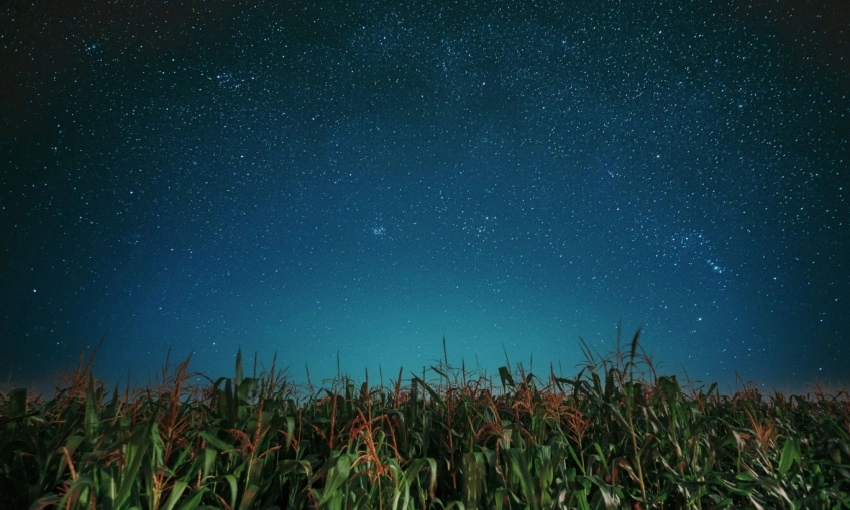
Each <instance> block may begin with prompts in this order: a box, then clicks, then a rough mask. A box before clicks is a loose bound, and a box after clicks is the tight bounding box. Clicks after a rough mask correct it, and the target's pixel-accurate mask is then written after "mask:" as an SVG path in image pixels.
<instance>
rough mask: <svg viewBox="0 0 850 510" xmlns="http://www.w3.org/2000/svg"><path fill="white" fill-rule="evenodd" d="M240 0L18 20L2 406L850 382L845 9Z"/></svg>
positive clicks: (6, 7) (2, 214)
mask: <svg viewBox="0 0 850 510" xmlns="http://www.w3.org/2000/svg"><path fill="white" fill-rule="evenodd" d="M233 3H239V4H241V3H242V2H233ZM229 4H231V2H215V1H213V2H158V3H156V5H155V6H154V5H153V4H150V3H144V2H119V1H103V0H94V1H88V0H87V1H78V0H72V1H69V2H51V1H46V0H45V1H37V2H21V1H11V2H8V1H7V2H4V3H3V5H2V7H0V9H2V12H0V65H2V69H3V71H2V72H0V87H2V91H3V96H4V97H3V101H2V102H0V135H1V136H2V139H0V164H2V173H0V236H2V237H0V239H2V250H0V257H2V258H0V264H2V265H0V293H1V294H0V297H2V312H0V335H2V341H3V346H4V348H3V355H2V358H0V371H2V373H3V379H4V380H6V379H12V380H14V381H24V382H26V381H33V380H43V379H44V378H45V377H48V376H50V375H51V374H55V373H56V372H57V371H59V370H61V369H62V368H63V367H65V366H67V365H68V364H69V363H71V362H73V361H75V360H76V357H77V356H78V354H79V352H80V349H81V348H82V347H83V346H84V345H86V344H88V345H93V344H95V343H96V342H97V340H98V339H100V337H101V336H103V335H104V334H105V335H106V339H105V342H104V345H103V347H102V350H101V353H100V355H99V358H98V360H99V361H98V365H97V367H98V368H97V371H98V373H99V374H100V375H101V376H102V377H105V378H107V379H109V380H111V381H115V380H119V379H120V380H124V379H126V378H127V376H128V374H129V375H130V377H132V378H133V379H134V380H141V381H143V382H144V381H146V380H147V377H148V374H149V373H155V372H156V371H157V370H158V369H159V367H160V366H161V363H162V362H163V361H164V360H165V355H166V353H167V352H168V349H169V348H171V349H172V359H174V358H175V357H176V358H179V359H182V358H183V357H185V356H186V355H188V354H189V353H190V352H193V353H194V355H193V367H194V368H196V369H198V370H202V371H205V372H207V373H209V374H210V375H211V376H218V375H230V374H231V373H232V368H231V367H232V363H233V359H234V356H235V353H236V350H237V349H238V348H239V347H241V348H242V349H243V350H244V351H246V353H253V352H257V353H258V354H259V357H260V361H261V363H264V364H266V365H267V364H268V363H269V362H270V361H271V356H272V354H273V353H274V352H277V353H278V355H279V358H280V359H279V364H283V365H285V366H289V372H290V374H291V375H292V376H293V377H294V378H295V379H304V376H305V368H304V367H305V365H306V366H309V369H310V374H311V376H312V378H313V379H314V382H316V380H318V379H321V378H322V377H326V376H330V375H333V374H335V373H336V370H337V361H338V360H339V364H340V367H341V370H342V371H343V372H347V373H350V374H352V375H355V376H357V377H361V375H362V374H363V370H364V369H365V368H369V370H370V375H371V374H377V373H378V367H380V368H381V369H382V370H383V375H384V380H385V382H386V381H387V380H388V379H389V378H390V377H395V376H396V374H397V371H398V367H399V365H403V366H404V367H405V368H406V369H408V370H416V371H418V370H419V369H421V367H422V366H423V365H426V364H430V363H431V361H432V360H435V359H438V358H442V355H443V352H442V346H441V338H442V336H443V335H445V337H446V341H447V347H448V354H449V357H450V361H452V362H453V363H455V364H458V365H459V364H460V360H461V359H463V360H464V361H465V363H466V366H467V367H480V368H482V369H487V370H488V371H490V372H492V371H495V369H497V368H498V367H499V366H500V365H503V364H504V363H505V354H506V353H507V355H508V356H509V358H510V361H511V363H517V362H522V363H523V364H524V365H525V366H526V367H528V365H529V364H530V363H533V364H534V366H536V367H537V368H538V369H540V368H541V367H548V365H549V363H550V362H551V363H553V364H554V365H555V368H556V370H558V371H562V372H563V373H564V375H568V376H569V375H574V374H575V373H576V372H577V370H578V369H577V368H575V365H576V363H578V362H580V361H581V360H582V359H583V358H582V355H581V350H580V341H579V337H581V338H583V339H584V340H585V341H586V342H587V343H588V345H589V346H590V347H591V348H593V349H594V350H597V351H600V352H606V351H608V350H609V349H612V348H613V347H614V346H615V340H616V325H617V323H618V321H622V324H623V328H624V334H625V336H626V337H627V338H626V339H628V338H630V337H631V334H632V333H633V331H634V330H635V329H636V328H637V327H638V326H641V325H642V326H643V328H644V330H643V336H642V344H643V347H644V348H645V349H646V350H647V351H648V352H649V353H651V354H652V356H653V357H654V359H655V360H656V362H658V363H659V364H660V365H661V371H662V372H667V373H681V372H682V371H686V372H687V373H688V374H689V375H690V377H692V378H694V379H699V380H704V381H715V380H716V381H720V382H721V383H723V384H724V385H729V384H732V383H734V381H735V378H736V374H737V375H739V376H740V377H741V378H742V379H743V380H755V381H758V382H760V383H763V384H767V385H774V384H775V385H783V386H784V385H791V386H797V385H800V384H804V383H807V382H811V381H814V380H824V381H843V382H845V383H846V382H848V379H847V376H846V375H844V372H843V371H842V370H843V367H845V366H846V365H847V362H848V359H850V356H849V355H850V345H848V344H850V342H848V333H847V324H849V323H850V306H848V301H850V198H848V186H850V179H848V166H850V163H848V161H850V149H848V145H850V144H848V141H849V140H848V138H850V113H848V112H850V57H848V55H850V43H848V41H850V33H848V31H850V28H848V26H850V23H848V20H850V16H848V13H847V10H848V8H847V7H846V3H842V2H827V1H824V2H822V3H817V2H803V1H792V2H787V3H786V4H783V5H782V6H781V8H780V6H776V5H774V4H772V3H769V2H766V1H756V2H736V1H731V0H730V1H724V2H716V1H715V2H710V1H705V0H699V1H685V2H680V1H670V2H666V1H662V2H649V3H647V2H625V1H623V2H615V1H598V0H587V1H583V0H582V1H566V2H564V1H557V2H555V1H553V2H497V1H492V2H418V1H415V2H398V1H396V0H391V1H390V0H388V1H382V0H378V1H373V0H369V1H361V2H336V1H327V2H271V1H269V2H257V4H258V5H257V6H255V7H241V6H239V7H234V6H233V5H229ZM745 4H746V5H745ZM541 370H542V369H541ZM373 377H376V375H375V376H373Z"/></svg>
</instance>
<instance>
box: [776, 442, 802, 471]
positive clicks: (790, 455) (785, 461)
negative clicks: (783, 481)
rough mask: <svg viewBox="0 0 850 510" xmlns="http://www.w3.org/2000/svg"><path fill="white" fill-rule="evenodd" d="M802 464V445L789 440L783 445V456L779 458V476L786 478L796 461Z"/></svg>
mask: <svg viewBox="0 0 850 510" xmlns="http://www.w3.org/2000/svg"><path fill="white" fill-rule="evenodd" d="M795 460H796V461H797V462H798V463H800V462H801V460H802V456H801V455H800V444H799V443H798V442H797V440H796V439H793V438H790V437H789V438H787V439H785V444H784V445H782V454H780V456H779V474H780V475H782V476H785V474H786V473H788V470H789V469H791V465H792V464H793V463H794V461H795Z"/></svg>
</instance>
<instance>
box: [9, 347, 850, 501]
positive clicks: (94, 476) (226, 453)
mask: <svg viewBox="0 0 850 510" xmlns="http://www.w3.org/2000/svg"><path fill="white" fill-rule="evenodd" d="M639 333H640V332H639V331H638V333H636V334H635V335H634V337H633V339H632V341H631V344H630V345H629V348H628V349H627V350H626V351H625V352H624V351H623V350H621V349H619V348H618V349H617V350H616V351H615V352H613V353H611V354H609V355H607V356H599V355H594V353H592V352H591V351H590V349H588V348H587V346H586V345H584V348H583V349H584V354H585V362H584V363H583V364H582V365H581V366H580V367H578V374H577V375H576V376H575V377H574V378H566V377H561V376H557V375H556V374H555V371H554V370H553V369H552V367H549V370H548V374H546V375H543V376H539V375H537V374H534V373H532V372H530V371H529V372H528V373H527V372H526V370H525V369H524V367H523V366H522V365H517V366H516V367H511V366H510V365H508V366H503V367H500V368H499V369H498V372H497V374H498V375H493V376H487V375H486V373H481V372H477V371H467V370H466V368H465V367H464V366H461V368H459V369H458V368H455V367H451V366H449V364H448V359H447V358H446V359H445V360H440V361H435V362H434V364H433V365H432V366H430V367H427V368H425V369H423V370H422V371H421V372H420V373H419V374H410V375H409V376H407V377H406V378H405V374H404V373H403V372H401V371H400V372H399V374H398V377H397V379H395V380H394V381H390V383H389V384H387V385H382V384H378V385H370V381H369V378H368V374H367V376H366V377H365V380H364V381H362V382H359V383H357V382H355V381H354V379H352V378H351V377H348V376H342V375H340V376H338V377H337V378H335V379H333V380H331V381H327V382H326V383H324V384H323V385H321V387H316V386H313V385H306V386H305V385H300V386H297V385H294V384H292V383H291V382H290V380H289V378H288V376H286V375H285V373H284V372H282V371H279V370H277V369H276V368H275V361H276V360H272V363H271V367H270V368H268V369H262V370H260V371H258V370H257V368H256V362H255V364H254V370H253V373H252V374H251V375H250V376H246V375H245V373H244V370H243V361H242V355H241V352H240V353H238V354H237V356H236V364H235V367H234V374H233V377H232V378H230V377H227V378H220V379H218V380H211V379H204V378H202V377H201V376H199V374H197V373H193V372H190V370H189V361H190V360H189V359H186V360H185V361H183V362H182V363H180V364H179V365H177V366H176V367H169V364H168V361H166V363H165V366H164V367H163V369H162V376H161V377H158V378H157V382H156V383H154V384H151V385H150V386H149V387H146V388H142V389H130V388H129V387H128V388H126V389H124V390H123V391H122V390H119V388H117V387H116V388H115V389H114V390H113V391H111V392H109V391H107V389H106V388H105V387H104V384H103V383H102V382H101V381H100V380H98V379H97V378H96V377H95V376H94V375H93V373H92V366H93V360H94V357H95V353H96V350H95V351H94V352H93V353H89V354H87V353H85V352H84V353H83V354H81V356H80V361H79V363H78V365H77V367H76V368H75V369H74V370H71V371H69V372H68V373H66V374H65V375H64V376H63V377H61V378H60V379H59V381H58V384H57V391H56V393H55V395H54V396H53V397H52V398H51V399H50V400H49V401H44V400H42V399H41V398H40V397H39V396H37V395H34V394H32V393H29V392H28V391H27V390H26V389H23V388H18V389H13V390H11V391H8V392H3V393H0V508H4V509H5V508H10V509H12V508H14V509H18V508H30V509H47V508H62V509H95V508H98V509H125V508H144V509H164V510H172V509H182V510H190V509H201V508H224V509H253V508H262V509H274V508H277V509H290V508H298V509H300V508H322V509H324V508H327V509H356V508H364V509H365V508H370V509H371V508H377V509H394V510H395V509H416V508H419V509H436V508H440V509H452V508H454V509H461V510H462V509H472V508H496V509H518V508H524V509H525V508H527V509H542V508H578V509H601V508H606V509H607V508H634V509H648V508H730V509H734V508H770V509H775V508H787V509H792V508H794V509H800V508H805V509H809V508H825V509H826V508H829V509H838V508H850V399H848V393H847V391H846V390H838V391H826V390H824V389H822V388H819V387H815V388H814V389H813V390H812V391H811V392H809V393H807V394H806V395H804V396H803V395H790V396H785V395H783V394H782V393H781V392H778V391H774V392H773V393H772V394H770V395H765V394H762V393H761V392H760V391H759V390H758V389H757V388H756V387H755V386H753V385H751V384H750V385H748V384H742V385H740V387H739V388H737V389H736V390H735V391H734V392H732V393H723V392H721V391H719V390H718V388H717V384H716V383H715V384H711V385H709V386H708V387H706V386H704V385H699V384H696V383H692V382H691V381H689V380H685V381H684V383H683V382H682V381H680V380H679V377H677V376H674V375H658V374H656V371H655V368H654V367H653V364H652V361H651V359H650V358H649V356H647V355H646V354H645V353H643V351H642V349H641V348H640V346H639V343H638V338H639ZM444 347H445V345H444Z"/></svg>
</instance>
